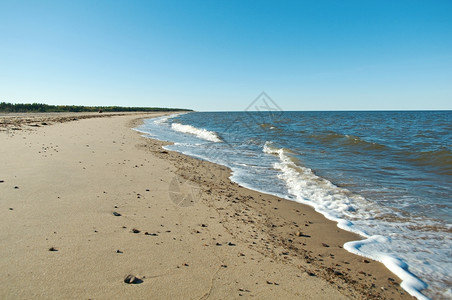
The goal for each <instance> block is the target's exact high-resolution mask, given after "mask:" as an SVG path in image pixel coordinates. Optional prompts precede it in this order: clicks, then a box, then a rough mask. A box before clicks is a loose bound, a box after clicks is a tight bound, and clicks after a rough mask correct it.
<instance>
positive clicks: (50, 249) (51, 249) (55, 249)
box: [49, 247, 58, 251]
mask: <svg viewBox="0 0 452 300" xmlns="http://www.w3.org/2000/svg"><path fill="white" fill-rule="evenodd" d="M49 251H58V249H57V248H55V247H50V248H49Z"/></svg>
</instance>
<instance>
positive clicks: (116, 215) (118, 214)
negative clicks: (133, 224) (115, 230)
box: [113, 211, 121, 217]
mask: <svg viewBox="0 0 452 300" xmlns="http://www.w3.org/2000/svg"><path fill="white" fill-rule="evenodd" d="M113 215H114V216H115V217H119V216H121V214H120V213H118V212H115V211H114V212H113Z"/></svg>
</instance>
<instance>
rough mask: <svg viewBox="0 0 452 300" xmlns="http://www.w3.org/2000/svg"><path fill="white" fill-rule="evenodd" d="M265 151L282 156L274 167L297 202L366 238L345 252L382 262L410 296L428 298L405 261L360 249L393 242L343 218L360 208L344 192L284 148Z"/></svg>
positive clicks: (269, 146) (353, 243)
mask: <svg viewBox="0 0 452 300" xmlns="http://www.w3.org/2000/svg"><path fill="white" fill-rule="evenodd" d="M263 152H265V153H268V154H273V155H277V156H279V159H280V162H278V163H275V165H274V168H275V169H278V170H280V172H281V174H280V175H279V177H280V178H281V179H283V180H284V181H285V182H286V185H287V187H288V190H289V192H290V193H291V194H293V195H294V196H295V197H296V201H297V202H300V203H303V204H307V205H309V206H311V207H313V208H314V209H315V210H316V211H317V212H319V213H321V214H323V215H324V216H325V217H326V218H327V219H330V220H332V221H335V222H337V226H338V227H339V228H341V229H344V230H347V231H350V232H354V233H357V234H359V235H361V236H363V237H364V238H365V239H364V240H360V241H352V242H348V243H346V244H345V245H344V249H346V250H347V251H349V252H351V253H353V254H357V255H360V256H363V257H368V258H370V259H373V260H375V261H379V262H381V263H383V264H384V265H385V266H386V268H388V269H389V270H390V271H391V272H392V273H394V274H395V275H396V276H398V277H399V278H400V279H401V280H402V284H401V287H402V288H403V289H405V290H406V291H407V292H408V293H409V294H410V295H412V296H414V297H416V298H417V299H421V300H424V299H429V298H427V297H426V296H425V295H423V294H422V293H421V290H423V289H425V288H427V284H426V283H424V282H423V281H422V280H420V279H419V278H417V277H416V276H415V275H414V274H412V273H411V272H410V271H409V269H408V265H407V264H406V263H405V262H404V261H403V260H401V259H399V258H397V257H395V256H392V255H390V254H386V253H381V252H375V253H372V255H366V254H365V253H363V252H362V251H361V250H360V248H361V247H362V246H364V245H368V244H381V245H384V244H385V243H388V242H390V239H389V238H388V237H384V236H381V235H372V236H370V235H369V234H367V233H366V232H364V231H362V230H360V229H359V228H356V227H355V225H354V224H353V222H351V221H348V220H345V219H343V218H341V217H340V216H341V215H344V216H347V215H348V212H349V211H351V212H354V211H355V210H356V209H358V208H357V207H355V206H356V204H355V203H353V201H352V200H351V199H349V198H348V197H347V196H346V195H344V194H342V193H341V189H340V188H338V187H336V186H335V185H333V184H332V183H331V182H329V181H328V180H326V179H323V178H320V177H318V176H316V175H315V174H314V173H313V172H312V170H311V169H309V168H305V167H301V166H298V165H296V164H295V162H294V161H293V160H291V158H290V157H289V156H288V155H287V153H286V151H285V150H284V149H278V148H275V147H273V146H272V144H271V143H269V142H267V143H266V144H265V145H264V148H263ZM319 185H320V186H321V188H320V189H319Z"/></svg>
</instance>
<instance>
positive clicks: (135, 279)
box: [124, 274, 143, 284]
mask: <svg viewBox="0 0 452 300" xmlns="http://www.w3.org/2000/svg"><path fill="white" fill-rule="evenodd" d="M124 282H125V283H127V284H138V283H142V282H143V280H141V279H140V278H138V277H136V276H134V275H132V274H129V275H127V276H126V278H124Z"/></svg>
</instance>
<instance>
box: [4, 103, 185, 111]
mask: <svg viewBox="0 0 452 300" xmlns="http://www.w3.org/2000/svg"><path fill="white" fill-rule="evenodd" d="M126 111H191V109H183V108H163V107H127V106H82V105H48V104H42V103H30V104H28V103H6V102H0V112H16V113H27V112H43V113H44V112H126Z"/></svg>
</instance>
